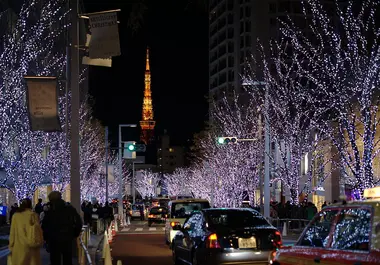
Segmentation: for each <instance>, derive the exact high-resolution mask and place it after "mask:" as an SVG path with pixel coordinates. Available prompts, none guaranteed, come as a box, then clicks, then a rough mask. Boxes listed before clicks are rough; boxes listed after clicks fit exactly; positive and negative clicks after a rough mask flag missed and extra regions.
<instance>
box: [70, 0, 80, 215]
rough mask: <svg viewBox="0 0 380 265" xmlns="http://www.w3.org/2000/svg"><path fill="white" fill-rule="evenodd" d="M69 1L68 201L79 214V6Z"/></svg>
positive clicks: (76, 0)
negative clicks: (69, 162)
mask: <svg viewBox="0 0 380 265" xmlns="http://www.w3.org/2000/svg"><path fill="white" fill-rule="evenodd" d="M70 1H71V10H72V11H71V19H72V23H71V40H72V44H71V78H70V81H71V82H70V84H71V128H70V136H71V137H70V151H71V156H70V160H71V170H70V173H71V175H70V189H71V190H70V196H71V198H70V201H71V205H72V206H73V207H75V209H76V210H77V211H78V212H79V213H80V212H81V211H80V198H81V196H80V154H79V49H78V48H79V23H78V22H79V19H78V13H79V6H78V0H70Z"/></svg>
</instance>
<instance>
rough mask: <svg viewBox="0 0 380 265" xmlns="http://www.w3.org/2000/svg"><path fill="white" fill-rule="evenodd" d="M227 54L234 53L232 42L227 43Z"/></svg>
mask: <svg viewBox="0 0 380 265" xmlns="http://www.w3.org/2000/svg"><path fill="white" fill-rule="evenodd" d="M228 52H229V53H233V52H234V43H233V42H229V43H228Z"/></svg>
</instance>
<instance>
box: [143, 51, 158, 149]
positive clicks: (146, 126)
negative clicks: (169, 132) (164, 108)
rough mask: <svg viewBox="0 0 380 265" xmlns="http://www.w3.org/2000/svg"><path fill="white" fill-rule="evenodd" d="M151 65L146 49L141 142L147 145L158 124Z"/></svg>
mask: <svg viewBox="0 0 380 265" xmlns="http://www.w3.org/2000/svg"><path fill="white" fill-rule="evenodd" d="M150 82H151V81H150V64H149V48H147V49H146V66H145V89H144V100H143V107H142V120H141V121H140V127H141V136H140V140H141V141H142V142H144V143H145V144H149V143H150V142H151V141H152V140H153V137H154V126H155V125H156V122H155V121H154V120H153V104H152V91H151V89H150Z"/></svg>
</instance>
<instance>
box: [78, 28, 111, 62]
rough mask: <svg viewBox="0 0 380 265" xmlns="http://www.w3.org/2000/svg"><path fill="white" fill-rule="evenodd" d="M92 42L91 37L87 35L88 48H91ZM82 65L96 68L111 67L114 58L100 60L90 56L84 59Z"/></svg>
mask: <svg viewBox="0 0 380 265" xmlns="http://www.w3.org/2000/svg"><path fill="white" fill-rule="evenodd" d="M90 42H91V35H90V34H87V38H86V48H88V47H90ZM82 64H86V65H94V66H104V67H111V66H112V58H111V57H110V58H104V59H101V58H98V59H92V58H90V57H88V56H83V57H82Z"/></svg>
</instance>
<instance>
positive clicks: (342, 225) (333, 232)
mask: <svg viewBox="0 0 380 265" xmlns="http://www.w3.org/2000/svg"><path fill="white" fill-rule="evenodd" d="M364 197H366V198H368V200H363V201H352V202H348V203H338V204H334V205H331V206H327V207H324V208H323V209H322V211H320V212H319V213H318V214H317V215H316V216H315V217H314V219H313V220H312V221H311V222H310V223H309V225H308V226H307V227H306V228H305V229H304V231H303V233H302V234H301V236H300V238H299V239H298V241H297V243H296V244H295V245H294V246H291V247H286V248H283V249H280V250H279V251H278V252H277V254H276V256H275V258H274V261H273V264H276V265H298V264H300V265H301V264H302V265H303V264H317V263H319V264H326V265H330V264H331V265H332V264H358V265H359V264H361V265H372V264H373V265H375V264H380V233H379V232H380V222H379V220H380V187H376V188H373V189H367V190H365V191H364Z"/></svg>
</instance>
